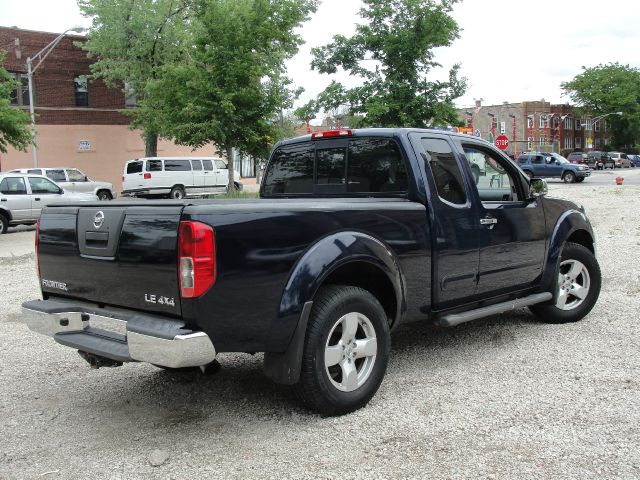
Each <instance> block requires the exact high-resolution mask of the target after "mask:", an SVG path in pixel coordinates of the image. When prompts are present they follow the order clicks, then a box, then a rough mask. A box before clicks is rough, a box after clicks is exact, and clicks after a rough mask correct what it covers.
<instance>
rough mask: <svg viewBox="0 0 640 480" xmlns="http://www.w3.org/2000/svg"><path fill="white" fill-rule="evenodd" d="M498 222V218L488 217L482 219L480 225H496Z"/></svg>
mask: <svg viewBox="0 0 640 480" xmlns="http://www.w3.org/2000/svg"><path fill="white" fill-rule="evenodd" d="M496 223H498V219H497V218H493V217H487V218H481V219H480V225H495V224H496Z"/></svg>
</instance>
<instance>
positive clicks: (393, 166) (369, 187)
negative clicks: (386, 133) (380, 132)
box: [347, 138, 409, 192]
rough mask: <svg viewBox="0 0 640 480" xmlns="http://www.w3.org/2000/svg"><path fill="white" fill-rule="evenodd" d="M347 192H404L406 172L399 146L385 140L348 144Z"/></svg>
mask: <svg viewBox="0 0 640 480" xmlns="http://www.w3.org/2000/svg"><path fill="white" fill-rule="evenodd" d="M347 163H348V167H347V184H348V188H347V191H349V192H406V191H407V189H408V186H409V183H408V180H407V169H406V166H405V163H404V159H403V158H402V155H401V154H400V149H399V148H398V145H397V144H396V143H395V142H394V141H393V140H391V139H388V138H362V139H355V140H350V141H349V159H348V162H347Z"/></svg>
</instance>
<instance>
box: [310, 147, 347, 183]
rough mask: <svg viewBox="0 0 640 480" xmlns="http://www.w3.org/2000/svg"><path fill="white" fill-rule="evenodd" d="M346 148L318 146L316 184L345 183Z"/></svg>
mask: <svg viewBox="0 0 640 480" xmlns="http://www.w3.org/2000/svg"><path fill="white" fill-rule="evenodd" d="M345 157H346V149H345V148H343V147H337V148H322V149H320V148H318V149H317V151H316V170H317V175H316V184H318V185H336V184H344V183H345V180H346V161H345V160H346V158H345Z"/></svg>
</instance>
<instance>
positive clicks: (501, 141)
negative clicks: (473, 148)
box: [496, 135, 509, 150]
mask: <svg viewBox="0 0 640 480" xmlns="http://www.w3.org/2000/svg"><path fill="white" fill-rule="evenodd" d="M508 146H509V139H508V138H507V137H505V136H504V135H500V136H499V137H498V138H496V147H498V148H499V149H500V150H506V149H507V147H508Z"/></svg>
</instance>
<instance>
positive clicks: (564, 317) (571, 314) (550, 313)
mask: <svg viewBox="0 0 640 480" xmlns="http://www.w3.org/2000/svg"><path fill="white" fill-rule="evenodd" d="M576 261H577V262H578V263H580V264H581V265H582V266H584V267H585V269H586V272H587V273H586V275H585V274H584V273H580V275H579V276H578V277H577V278H576V279H575V283H573V282H572V283H571V286H570V287H569V288H565V287H567V286H568V282H569V279H568V278H567V273H570V272H566V271H564V270H565V268H566V267H570V265H566V264H565V265H563V264H564V263H565V262H576ZM561 276H562V278H561ZM565 280H566V282H567V283H564V284H563V283H561V281H562V282H564V281H565ZM585 281H586V282H587V285H588V287H587V289H586V292H585V293H586V295H585V296H584V298H583V299H582V300H581V302H578V300H580V299H579V297H578V296H576V295H573V294H572V292H573V291H577V290H575V289H574V286H573V285H574V284H580V283H582V284H584V282H585ZM601 285H602V276H601V273H600V265H598V260H596V257H595V256H594V255H593V253H592V252H591V250H589V249H588V248H586V247H583V246H582V245H579V244H577V243H566V244H565V245H564V247H563V249H562V254H561V255H560V262H559V269H558V274H557V275H556V284H555V286H554V289H555V291H554V298H553V300H552V303H545V304H539V305H532V306H531V307H529V309H530V310H531V311H532V312H533V313H534V314H535V315H536V316H537V317H538V318H539V319H540V320H541V321H542V322H545V323H569V322H577V321H578V320H582V319H583V318H584V317H585V316H586V315H587V314H588V313H589V312H590V311H591V309H592V308H593V306H594V305H595V304H596V301H597V300H598V296H599V295H600V287H601ZM563 290H564V291H566V292H567V294H566V297H567V300H566V303H565V309H563V308H560V307H559V306H558V305H559V304H560V303H561V296H562V293H563ZM572 298H573V299H575V300H571V299H572ZM570 300H571V302H575V306H573V307H572V306H571V302H570Z"/></svg>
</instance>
